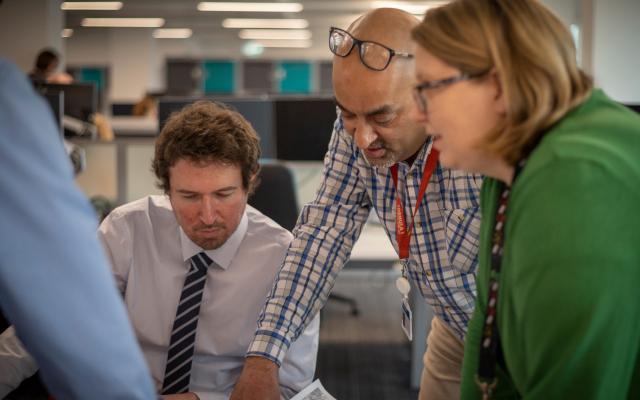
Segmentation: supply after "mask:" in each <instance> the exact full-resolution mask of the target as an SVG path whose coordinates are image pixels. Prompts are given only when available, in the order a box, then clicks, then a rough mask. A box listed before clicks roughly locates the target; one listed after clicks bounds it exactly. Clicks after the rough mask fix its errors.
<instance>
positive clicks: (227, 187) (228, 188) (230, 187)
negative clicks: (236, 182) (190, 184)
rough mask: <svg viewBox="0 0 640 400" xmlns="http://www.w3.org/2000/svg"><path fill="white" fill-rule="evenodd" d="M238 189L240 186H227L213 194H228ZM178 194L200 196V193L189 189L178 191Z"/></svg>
mask: <svg viewBox="0 0 640 400" xmlns="http://www.w3.org/2000/svg"><path fill="white" fill-rule="evenodd" d="M237 188H238V186H225V187H223V188H220V189H218V190H214V191H213V193H220V192H227V191H229V190H235V189H237ZM176 192H178V193H180V194H200V192H195V191H193V190H188V189H176Z"/></svg>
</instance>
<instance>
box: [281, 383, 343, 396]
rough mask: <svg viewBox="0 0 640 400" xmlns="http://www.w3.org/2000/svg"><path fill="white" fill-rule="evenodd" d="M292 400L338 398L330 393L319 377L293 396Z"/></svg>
mask: <svg viewBox="0 0 640 400" xmlns="http://www.w3.org/2000/svg"><path fill="white" fill-rule="evenodd" d="M291 400H336V398H335V397H333V396H332V395H330V394H329V392H327V391H326V389H325V388H324V387H322V383H320V380H319V379H316V380H315V381H313V383H311V385H309V386H307V387H306V388H304V389H302V391H301V392H300V393H298V394H297V395H295V396H293V397H292V398H291Z"/></svg>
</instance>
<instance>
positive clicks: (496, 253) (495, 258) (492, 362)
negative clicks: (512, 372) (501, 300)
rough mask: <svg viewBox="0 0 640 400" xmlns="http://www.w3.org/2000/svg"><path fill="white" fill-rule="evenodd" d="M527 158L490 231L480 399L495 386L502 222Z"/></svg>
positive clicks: (502, 198)
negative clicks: (489, 270)
mask: <svg viewBox="0 0 640 400" xmlns="http://www.w3.org/2000/svg"><path fill="white" fill-rule="evenodd" d="M526 162H527V159H526V158H523V159H522V160H520V162H519V163H518V164H517V165H516V167H515V170H514V175H513V179H512V181H511V186H506V185H503V188H502V192H501V194H500V198H499V199H498V204H497V209H496V215H495V221H494V224H493V235H492V236H491V274H490V278H489V293H488V299H487V306H486V307H487V309H486V316H485V320H484V328H483V329H482V337H481V342H480V351H479V357H478V371H477V374H476V377H475V380H476V384H477V385H478V388H479V389H480V391H481V392H482V399H483V400H489V399H490V398H491V394H492V392H493V389H494V388H495V386H496V383H497V378H496V364H497V363H498V359H499V358H500V354H501V348H500V334H499V332H498V295H499V290H498V289H499V282H500V271H501V269H502V254H503V250H504V241H505V235H504V231H505V225H506V224H507V206H508V205H509V195H510V194H511V188H512V187H513V184H514V183H515V181H516V179H517V178H518V175H520V172H521V171H522V169H523V168H524V166H525V164H526Z"/></svg>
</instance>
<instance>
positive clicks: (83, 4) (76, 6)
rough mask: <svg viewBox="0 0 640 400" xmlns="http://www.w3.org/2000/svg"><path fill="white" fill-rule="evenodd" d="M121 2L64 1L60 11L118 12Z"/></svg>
mask: <svg viewBox="0 0 640 400" xmlns="http://www.w3.org/2000/svg"><path fill="white" fill-rule="evenodd" d="M121 8H122V2H121V1H65V2H63V3H62V5H61V6H60V9H61V10H119V9H121Z"/></svg>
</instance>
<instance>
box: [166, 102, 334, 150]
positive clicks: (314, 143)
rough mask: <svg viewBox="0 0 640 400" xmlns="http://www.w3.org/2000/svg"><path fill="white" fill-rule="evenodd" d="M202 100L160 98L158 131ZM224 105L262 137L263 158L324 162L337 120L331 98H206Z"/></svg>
mask: <svg viewBox="0 0 640 400" xmlns="http://www.w3.org/2000/svg"><path fill="white" fill-rule="evenodd" d="M200 99H202V98H201V97H199V98H186V99H185V98H161V99H160V103H159V108H158V120H159V128H160V130H162V127H163V126H164V123H165V122H166V120H167V118H168V117H169V115H170V114H171V113H172V112H175V111H178V110H180V109H182V108H183V107H184V106H185V105H187V104H190V103H192V102H194V101H197V100H200ZM206 99H208V100H214V101H219V102H222V103H225V104H227V105H229V106H231V107H233V108H234V109H236V110H237V111H238V112H239V113H240V114H242V115H243V116H244V117H245V118H246V119H247V120H248V121H249V122H250V123H251V125H253V127H254V129H255V130H256V132H257V133H258V135H259V136H260V142H261V146H262V157H263V158H274V159H276V158H277V159H279V160H288V161H322V159H323V158H324V154H325V153H326V151H327V146H328V144H329V139H330V138H331V132H332V128H333V122H334V121H335V118H336V109H335V103H334V101H333V99H331V98H329V97H299V98H294V97H269V98H237V97H206Z"/></svg>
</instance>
